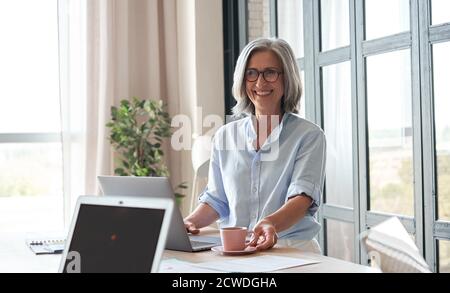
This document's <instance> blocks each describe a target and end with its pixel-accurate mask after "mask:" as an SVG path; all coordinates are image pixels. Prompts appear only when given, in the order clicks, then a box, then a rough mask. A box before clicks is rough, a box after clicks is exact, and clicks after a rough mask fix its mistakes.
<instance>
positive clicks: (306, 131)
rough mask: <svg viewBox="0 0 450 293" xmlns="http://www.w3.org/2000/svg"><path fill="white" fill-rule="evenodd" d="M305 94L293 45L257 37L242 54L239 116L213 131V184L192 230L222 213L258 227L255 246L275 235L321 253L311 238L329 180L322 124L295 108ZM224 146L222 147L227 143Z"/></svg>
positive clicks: (230, 221) (227, 221)
mask: <svg viewBox="0 0 450 293" xmlns="http://www.w3.org/2000/svg"><path fill="white" fill-rule="evenodd" d="M301 95H302V86H301V79H300V74H299V70H298V67H297V63H296V60H295V57H294V54H293V51H292V49H291V47H290V46H289V45H288V44H287V43H286V42H285V41H283V40H281V39H258V40H255V41H253V42H251V43H249V44H248V45H247V46H246V47H245V48H244V50H243V51H242V53H241V55H240V56H239V58H238V61H237V65H236V70H235V73H234V85H233V96H234V97H235V99H236V101H237V105H236V106H235V107H234V109H233V112H234V114H235V116H240V115H245V117H244V118H243V119H240V120H238V121H234V122H232V123H228V124H227V125H225V126H223V127H221V128H220V129H219V130H218V131H217V133H216V134H215V136H214V140H213V150H212V154H211V162H210V170H209V178H208V185H207V188H206V189H205V191H204V192H203V193H202V194H201V196H200V198H199V202H200V204H199V206H198V207H197V209H196V210H195V211H194V212H193V213H192V214H190V215H189V216H188V217H186V218H185V225H186V228H187V230H188V231H189V232H191V233H193V234H197V233H198V232H199V229H200V228H202V227H205V226H208V225H210V224H211V223H213V222H214V221H216V220H219V225H220V227H228V226H244V227H248V229H250V230H253V232H254V233H253V236H252V239H251V242H250V245H251V246H256V248H257V249H258V250H264V249H269V248H271V247H273V246H274V245H275V244H276V243H277V242H279V243H281V244H283V245H290V246H295V247H299V248H303V249H304V250H308V251H312V252H320V247H319V246H318V244H317V241H316V240H315V239H314V237H315V236H316V235H317V233H318V231H319V230H320V225H319V223H318V222H317V221H316V220H315V218H314V214H315V213H316V211H317V209H318V207H319V205H320V198H321V194H322V189H323V182H324V170H325V148H326V146H325V136H324V133H323V131H322V130H321V129H320V128H319V127H318V126H316V125H314V124H313V123H311V122H308V121H306V120H304V119H302V118H300V117H299V116H297V115H296V114H297V113H298V108H299V104H300V98H301ZM224 146H225V147H224Z"/></svg>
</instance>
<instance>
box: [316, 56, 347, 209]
mask: <svg viewBox="0 0 450 293" xmlns="http://www.w3.org/2000/svg"><path fill="white" fill-rule="evenodd" d="M322 72H323V100H324V122H325V127H324V129H325V134H326V137H327V164H326V174H327V178H326V202H327V203H329V204H335V205H341V206H346V207H353V194H354V192H353V148H352V93H351V68H350V62H344V63H340V64H337V65H332V66H327V67H324V68H323V71H322Z"/></svg>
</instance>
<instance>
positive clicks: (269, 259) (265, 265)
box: [193, 255, 319, 273]
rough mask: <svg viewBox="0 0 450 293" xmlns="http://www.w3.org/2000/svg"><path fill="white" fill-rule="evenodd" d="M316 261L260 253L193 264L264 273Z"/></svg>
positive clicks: (224, 270) (223, 270) (242, 271)
mask: <svg viewBox="0 0 450 293" xmlns="http://www.w3.org/2000/svg"><path fill="white" fill-rule="evenodd" d="M316 263H319V261H313V260H305V259H300V258H292V257H285V256H275V255H261V256H255V257H251V258H236V259H228V260H222V261H211V262H203V263H196V264H193V265H195V266H198V267H201V268H207V269H211V270H216V271H221V272H235V273H264V272H272V271H278V270H282V269H288V268H293V267H299V266H305V265H310V264H316Z"/></svg>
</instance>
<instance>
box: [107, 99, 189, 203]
mask: <svg viewBox="0 0 450 293" xmlns="http://www.w3.org/2000/svg"><path fill="white" fill-rule="evenodd" d="M106 126H107V127H108V128H109V129H110V135H109V140H110V142H111V145H112V146H113V148H114V150H115V151H116V152H117V154H118V155H119V157H118V162H117V166H118V167H117V168H115V170H114V173H115V174H116V175H119V176H150V177H151V176H157V177H169V175H170V174H169V170H168V168H167V167H166V165H165V164H164V162H163V156H164V152H163V150H162V149H161V143H162V142H163V140H164V138H168V137H170V136H171V135H172V131H171V118H170V116H169V114H168V113H167V112H166V111H165V105H164V104H163V102H162V101H151V100H141V99H139V98H137V97H133V98H132V99H131V101H130V100H126V99H125V100H122V101H120V106H119V107H114V106H113V107H111V121H110V122H108V123H107V124H106ZM186 188H187V185H186V183H185V182H183V183H181V184H179V185H178V186H177V187H175V199H176V200H177V204H178V205H180V204H181V200H182V198H183V197H184V196H185V195H184V194H182V193H180V192H178V191H179V190H180V189H186Z"/></svg>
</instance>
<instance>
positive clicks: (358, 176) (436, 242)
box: [249, 0, 450, 272]
mask: <svg viewBox="0 0 450 293" xmlns="http://www.w3.org/2000/svg"><path fill="white" fill-rule="evenodd" d="M249 2H251V1H249ZM273 2H276V4H277V5H276V12H277V17H276V19H274V18H273V17H270V23H269V24H268V25H266V27H267V28H273V27H274V25H276V30H275V31H276V32H277V36H280V37H284V38H286V39H288V41H289V42H290V43H292V44H294V46H295V50H296V53H299V55H300V57H299V58H300V59H298V62H299V64H300V67H301V69H302V75H303V76H304V77H305V78H306V80H305V79H304V81H305V94H304V98H303V99H302V101H304V102H305V105H306V112H305V115H306V117H307V118H308V119H310V120H312V121H313V122H315V123H316V124H318V125H320V126H322V127H323V128H324V131H325V134H326V136H327V170H326V172H327V174H326V175H327V176H326V182H325V194H324V197H325V200H324V204H323V205H322V208H321V209H320V210H319V220H320V221H321V223H322V224H323V227H324V229H322V230H321V232H320V234H319V242H320V244H321V247H322V249H323V251H324V252H326V253H327V254H328V255H330V256H335V257H337V258H341V259H345V260H351V261H354V262H357V263H361V264H368V256H367V255H365V252H364V250H363V247H362V246H361V243H360V242H359V240H358V239H356V238H357V237H358V235H360V233H362V232H364V231H365V230H367V229H370V228H371V227H373V226H374V225H376V224H378V223H380V222H382V221H384V220H387V219H388V218H389V217H391V216H397V217H399V218H400V220H401V221H402V223H403V224H404V226H405V228H406V230H407V231H408V233H409V234H410V235H411V236H412V238H413V239H414V241H415V243H416V244H417V246H418V248H419V249H420V250H421V252H422V253H423V254H424V256H425V258H426V260H427V262H428V263H429V264H430V267H431V268H432V270H434V271H441V272H449V266H450V265H449V264H450V257H449V256H450V248H449V247H450V245H449V243H450V187H449V186H450V176H449V175H448V174H450V122H449V119H448V114H447V109H448V108H450V100H449V99H448V92H450V87H449V85H448V76H449V74H450V70H449V68H450V63H449V62H450V61H449V60H450V59H449V58H448V52H450V34H449V32H450V1H448V0H429V1H409V0H363V1H350V0H303V1H301V2H302V3H301V4H300V3H294V2H293V1H288V0H278V1H269V7H271V8H273ZM298 2H300V1H298ZM271 3H272V4H271ZM292 10H295V12H292ZM428 12H429V13H428ZM297 13H298V14H301V17H299V18H298V19H295V20H294V19H292V15H297ZM269 15H273V14H272V13H270V14H269ZM299 22H303V23H299ZM302 49H303V50H302ZM302 53H303V54H302Z"/></svg>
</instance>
